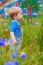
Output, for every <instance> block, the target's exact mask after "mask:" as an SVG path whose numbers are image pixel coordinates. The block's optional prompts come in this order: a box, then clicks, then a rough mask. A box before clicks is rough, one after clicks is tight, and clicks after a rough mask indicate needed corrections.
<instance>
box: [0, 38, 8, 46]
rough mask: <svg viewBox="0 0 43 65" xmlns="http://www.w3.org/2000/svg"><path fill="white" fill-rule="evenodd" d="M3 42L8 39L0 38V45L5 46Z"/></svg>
mask: <svg viewBox="0 0 43 65" xmlns="http://www.w3.org/2000/svg"><path fill="white" fill-rule="evenodd" d="M5 42H6V43H7V42H8V41H7V40H6V39H2V38H0V46H5Z"/></svg>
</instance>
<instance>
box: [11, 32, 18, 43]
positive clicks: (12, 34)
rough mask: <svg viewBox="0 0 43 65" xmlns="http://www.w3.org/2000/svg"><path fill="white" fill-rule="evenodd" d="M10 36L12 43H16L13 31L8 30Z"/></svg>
mask: <svg viewBox="0 0 43 65" xmlns="http://www.w3.org/2000/svg"><path fill="white" fill-rule="evenodd" d="M10 36H11V40H12V43H13V44H16V43H17V40H16V38H15V35H14V32H10Z"/></svg>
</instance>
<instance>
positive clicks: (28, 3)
mask: <svg viewBox="0 0 43 65" xmlns="http://www.w3.org/2000/svg"><path fill="white" fill-rule="evenodd" d="M21 7H22V9H23V8H27V15H28V17H29V18H30V19H31V15H32V10H33V9H34V10H36V11H37V12H38V11H39V4H38V2H37V1H36V0H23V1H22V3H21Z"/></svg>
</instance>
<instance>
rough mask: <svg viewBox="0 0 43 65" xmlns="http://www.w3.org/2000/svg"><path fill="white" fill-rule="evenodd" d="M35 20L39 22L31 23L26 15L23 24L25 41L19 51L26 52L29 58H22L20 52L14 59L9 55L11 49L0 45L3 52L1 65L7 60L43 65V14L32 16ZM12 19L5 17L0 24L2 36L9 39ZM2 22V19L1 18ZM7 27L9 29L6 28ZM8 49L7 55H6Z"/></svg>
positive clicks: (0, 57)
mask: <svg viewBox="0 0 43 65" xmlns="http://www.w3.org/2000/svg"><path fill="white" fill-rule="evenodd" d="M32 20H33V21H36V20H37V22H39V24H38V25H34V24H33V23H31V24H30V23H29V22H28V21H27V17H26V16H25V17H24V21H25V24H22V27H23V43H22V47H21V49H20V51H19V52H25V53H26V54H27V56H28V58H27V59H25V60H23V59H21V58H20V54H19V55H18V58H17V59H12V58H10V57H9V55H10V54H11V50H9V47H8V49H7V48H6V49H5V48H4V47H0V50H2V51H3V53H2V54H1V55H0V65H4V62H6V61H15V60H19V61H20V65H27V64H28V65H43V16H42V15H41V16H38V17H35V18H32ZM10 21H11V19H10V18H9V19H8V20H7V19H3V23H4V25H3V23H1V24H2V25H0V31H1V33H0V37H2V38H7V39H9V38H10V37H9V25H8V24H10ZM1 22H2V19H1ZM6 29H7V30H6ZM6 50H8V51H7V56H6Z"/></svg>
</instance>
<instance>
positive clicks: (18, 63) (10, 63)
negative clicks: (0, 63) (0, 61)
mask: <svg viewBox="0 0 43 65" xmlns="http://www.w3.org/2000/svg"><path fill="white" fill-rule="evenodd" d="M4 65H20V62H19V61H15V62H6V63H5V64H4Z"/></svg>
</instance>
